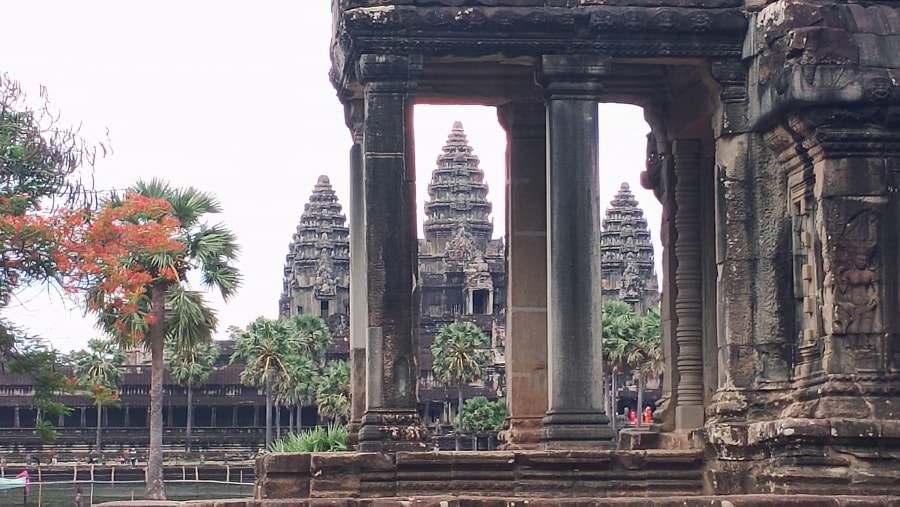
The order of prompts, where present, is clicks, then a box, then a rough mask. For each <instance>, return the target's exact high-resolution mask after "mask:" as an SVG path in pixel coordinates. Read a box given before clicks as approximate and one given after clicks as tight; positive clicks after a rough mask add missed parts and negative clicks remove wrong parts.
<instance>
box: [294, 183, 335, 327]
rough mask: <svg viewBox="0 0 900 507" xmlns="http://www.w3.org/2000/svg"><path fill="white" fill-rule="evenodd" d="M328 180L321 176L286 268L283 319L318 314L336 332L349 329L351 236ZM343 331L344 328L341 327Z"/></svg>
mask: <svg viewBox="0 0 900 507" xmlns="http://www.w3.org/2000/svg"><path fill="white" fill-rule="evenodd" d="M346 220H347V218H346V217H345V216H344V214H343V213H341V205H340V203H338V200H337V195H336V194H335V192H334V190H333V189H332V188H331V182H330V181H329V180H328V177H327V176H319V179H318V181H317V182H316V186H315V187H314V188H313V192H312V195H311V196H310V198H309V202H308V203H307V204H306V206H305V207H304V209H303V214H302V215H301V216H300V224H299V225H297V231H296V232H295V233H294V238H293V241H292V242H291V244H290V246H289V247H288V248H289V251H288V254H287V256H286V257H285V265H284V287H283V289H282V293H281V299H280V300H279V314H280V315H281V316H282V317H285V316H291V315H298V314H304V313H308V314H314V315H319V316H321V317H322V318H325V319H326V320H327V321H328V323H329V326H330V327H332V333H334V332H335V331H336V330H337V329H335V323H336V322H335V321H338V322H337V324H340V325H342V326H343V327H346V326H347V324H348V318H347V314H348V312H349V305H350V296H349V294H350V292H349V291H350V232H349V230H348V229H347V227H346V225H345V222H346ZM338 327H340V326H338Z"/></svg>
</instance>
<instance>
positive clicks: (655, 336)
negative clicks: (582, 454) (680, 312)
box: [627, 309, 664, 426]
mask: <svg viewBox="0 0 900 507" xmlns="http://www.w3.org/2000/svg"><path fill="white" fill-rule="evenodd" d="M638 321H639V326H638V329H637V332H636V333H634V341H633V342H632V344H631V350H630V351H629V354H628V356H629V357H628V359H627V363H628V364H629V365H632V367H634V368H635V369H636V370H637V372H638V375H637V376H638V392H637V405H638V412H640V410H641V407H643V406H644V405H643V404H644V386H645V384H646V383H647V381H648V380H649V379H651V378H653V377H658V376H659V375H661V374H662V373H663V366H664V363H663V356H662V340H661V335H660V325H659V324H660V322H659V312H657V311H656V310H654V309H650V310H649V311H648V312H647V313H646V314H644V315H643V316H641V317H640V318H639V319H638ZM641 423H642V420H641V417H640V415H639V416H638V426H640V425H641Z"/></svg>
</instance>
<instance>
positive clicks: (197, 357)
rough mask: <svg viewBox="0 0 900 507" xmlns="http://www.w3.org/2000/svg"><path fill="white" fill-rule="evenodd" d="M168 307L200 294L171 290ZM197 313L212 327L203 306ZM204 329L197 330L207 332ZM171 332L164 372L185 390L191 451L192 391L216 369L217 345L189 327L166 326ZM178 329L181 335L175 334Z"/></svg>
mask: <svg viewBox="0 0 900 507" xmlns="http://www.w3.org/2000/svg"><path fill="white" fill-rule="evenodd" d="M169 296H170V298H169V300H170V304H171V305H173V306H175V305H186V304H188V303H187V302H185V301H180V299H181V298H184V299H187V300H192V299H193V298H195V297H199V294H193V295H192V294H191V293H190V292H189V291H171V292H170V294H169ZM196 309H197V310H200V311H205V313H206V319H207V321H208V322H210V321H211V322H210V323H211V324H212V327H214V326H215V315H214V314H213V313H212V311H210V309H209V308H206V307H204V306H202V305H197V306H196ZM170 315H179V312H171V313H170ZM209 328H210V326H204V327H203V328H202V329H201V330H200V331H203V330H206V329H209ZM169 330H170V333H169V336H168V337H167V339H166V344H165V345H166V347H165V360H164V364H165V366H166V369H168V370H169V375H171V376H172V380H174V381H175V382H176V383H177V384H178V385H180V386H182V387H184V388H185V390H186V391H187V427H186V431H185V449H186V450H187V451H188V452H190V451H191V430H192V428H193V422H194V402H193V394H194V388H195V387H199V386H201V385H203V384H204V383H206V381H207V380H208V379H209V376H210V374H212V372H213V369H214V368H215V363H216V358H218V357H219V346H218V345H217V344H216V342H214V341H213V340H212V336H210V335H209V334H208V333H190V332H187V331H188V330H189V329H188V328H182V327H181V326H179V325H172V326H170V327H169ZM175 330H179V331H180V332H175Z"/></svg>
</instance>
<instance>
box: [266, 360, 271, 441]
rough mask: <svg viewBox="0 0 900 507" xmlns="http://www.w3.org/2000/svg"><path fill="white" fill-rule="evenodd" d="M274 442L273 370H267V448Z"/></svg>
mask: <svg viewBox="0 0 900 507" xmlns="http://www.w3.org/2000/svg"><path fill="white" fill-rule="evenodd" d="M271 444H272V372H271V371H267V372H266V447H265V448H266V449H268V448H269V446H270V445H271Z"/></svg>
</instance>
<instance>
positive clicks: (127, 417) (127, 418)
mask: <svg viewBox="0 0 900 507" xmlns="http://www.w3.org/2000/svg"><path fill="white" fill-rule="evenodd" d="M130 426H131V407H129V406H128V405H125V427H126V428H128V427H130Z"/></svg>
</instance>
